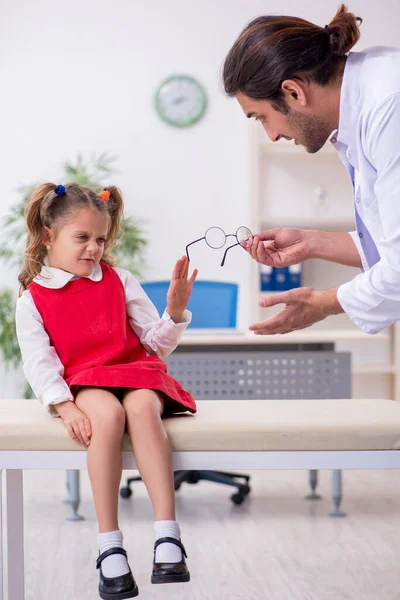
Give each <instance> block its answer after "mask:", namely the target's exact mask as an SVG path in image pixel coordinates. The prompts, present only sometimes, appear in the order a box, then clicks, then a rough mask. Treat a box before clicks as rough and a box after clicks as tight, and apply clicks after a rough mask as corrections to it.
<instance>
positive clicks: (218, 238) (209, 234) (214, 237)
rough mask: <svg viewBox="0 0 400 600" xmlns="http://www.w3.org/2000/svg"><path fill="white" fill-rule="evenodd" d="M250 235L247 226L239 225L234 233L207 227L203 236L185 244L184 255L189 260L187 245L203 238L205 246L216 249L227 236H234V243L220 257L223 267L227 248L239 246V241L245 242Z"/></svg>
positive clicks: (222, 243)
mask: <svg viewBox="0 0 400 600" xmlns="http://www.w3.org/2000/svg"><path fill="white" fill-rule="evenodd" d="M252 235H253V234H252V233H251V231H250V229H249V228H248V227H239V229H237V231H236V233H225V231H224V230H223V229H221V228H220V227H209V228H208V229H207V231H206V232H205V234H204V236H203V237H201V238H199V239H198V240H194V242H190V244H188V245H187V246H186V256H187V257H188V260H190V257H189V246H192V244H196V243H197V242H201V240H205V241H206V244H207V246H210V248H214V249H215V250H218V249H219V248H222V247H223V246H225V244H226V240H227V238H228V237H234V238H236V243H235V244H232V245H231V246H228V248H227V249H226V250H225V253H224V256H223V258H222V262H221V267H223V266H224V264H225V259H226V255H227V252H228V250H230V249H231V248H233V247H234V246H239V245H240V243H241V242H245V241H246V240H248V239H249V237H250V236H252Z"/></svg>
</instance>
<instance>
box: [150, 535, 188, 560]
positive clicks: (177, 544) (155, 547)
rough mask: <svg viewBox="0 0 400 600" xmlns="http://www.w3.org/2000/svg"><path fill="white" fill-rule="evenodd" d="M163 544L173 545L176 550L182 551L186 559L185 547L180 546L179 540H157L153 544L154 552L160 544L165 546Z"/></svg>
mask: <svg viewBox="0 0 400 600" xmlns="http://www.w3.org/2000/svg"><path fill="white" fill-rule="evenodd" d="M165 543H167V544H175V546H178V548H180V549H181V550H182V553H183V555H184V556H185V557H186V558H187V554H186V550H185V546H184V545H183V544H182V542H181V540H177V539H176V538H172V537H163V538H159V539H158V540H157V541H156V542H155V544H154V552H155V551H156V550H157V548H158V546H160V545H161V544H165Z"/></svg>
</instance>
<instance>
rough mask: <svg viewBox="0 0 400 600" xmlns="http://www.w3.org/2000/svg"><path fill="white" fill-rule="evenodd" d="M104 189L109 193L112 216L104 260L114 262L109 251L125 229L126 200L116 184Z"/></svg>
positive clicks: (110, 213) (109, 208) (108, 202)
mask: <svg viewBox="0 0 400 600" xmlns="http://www.w3.org/2000/svg"><path fill="white" fill-rule="evenodd" d="M104 191H105V192H108V193H109V199H108V200H107V208H108V213H109V215H110V218H111V227H110V231H109V233H108V237H107V243H106V246H105V248H104V255H103V258H102V261H103V262H106V263H108V264H112V262H113V261H112V259H111V257H110V256H109V253H110V252H111V251H112V249H113V247H114V246H115V243H116V240H117V237H118V236H119V235H120V234H121V232H122V230H123V216H124V200H123V197H122V194H121V192H120V190H119V188H117V187H116V186H115V185H110V186H108V187H106V188H104Z"/></svg>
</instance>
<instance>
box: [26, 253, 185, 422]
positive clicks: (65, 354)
mask: <svg viewBox="0 0 400 600" xmlns="http://www.w3.org/2000/svg"><path fill="white" fill-rule="evenodd" d="M100 264H101V269H102V272H103V277H102V279H101V281H97V282H96V281H92V280H91V279H88V278H86V277H81V278H80V279H75V280H72V281H70V282H69V283H67V285H65V286H64V287H62V288H60V289H50V288H46V287H44V286H41V285H39V284H37V283H35V282H32V283H31V284H30V285H29V286H28V289H29V291H30V293H31V295H32V298H33V301H34V302H35V305H36V308H37V310H38V311H39V313H40V315H41V316H42V319H43V323H44V328H45V330H46V332H47V334H48V336H49V338H50V343H51V345H52V346H54V348H55V350H56V352H57V354H58V356H59V358H60V360H61V362H62V364H63V366H64V379H65V381H66V383H67V384H68V386H69V387H70V390H71V393H72V395H73V396H74V397H76V394H77V392H78V390H79V388H80V387H82V386H91V387H100V388H130V389H152V390H157V391H160V392H164V394H165V395H166V398H165V405H164V406H165V408H164V414H172V413H176V412H184V411H187V410H188V411H190V412H192V413H195V412H196V404H195V401H194V399H193V397H192V396H191V395H190V394H189V393H188V392H186V391H185V390H184V389H183V388H182V386H181V384H180V383H179V382H178V381H176V380H175V379H174V378H173V377H171V376H170V375H168V372H167V367H166V365H165V363H164V362H163V361H162V360H161V359H160V358H158V357H157V356H148V355H147V353H146V350H145V349H144V347H143V346H142V344H141V343H140V340H139V338H138V336H137V335H136V334H135V333H134V332H133V330H132V328H131V326H130V324H129V319H128V315H127V312H126V303H125V291H124V287H123V284H122V282H121V279H120V278H119V276H118V274H117V273H116V272H115V271H114V269H112V268H111V267H109V266H108V265H105V264H103V263H100Z"/></svg>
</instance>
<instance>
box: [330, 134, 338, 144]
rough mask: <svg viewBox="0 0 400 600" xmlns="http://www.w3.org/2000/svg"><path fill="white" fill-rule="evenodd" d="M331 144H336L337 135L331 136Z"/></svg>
mask: <svg viewBox="0 0 400 600" xmlns="http://www.w3.org/2000/svg"><path fill="white" fill-rule="evenodd" d="M331 142H332V144H336V142H337V137H335V136H333V138H332V139H331Z"/></svg>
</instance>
